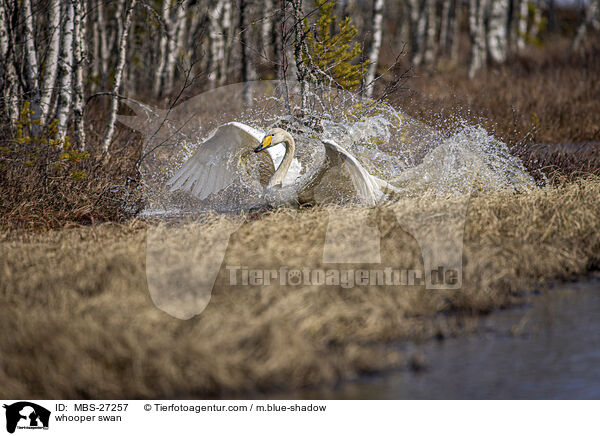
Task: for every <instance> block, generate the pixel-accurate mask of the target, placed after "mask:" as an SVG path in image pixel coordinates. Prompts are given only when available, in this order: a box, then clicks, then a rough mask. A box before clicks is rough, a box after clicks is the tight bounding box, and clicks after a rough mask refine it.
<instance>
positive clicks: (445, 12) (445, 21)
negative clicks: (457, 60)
mask: <svg viewBox="0 0 600 436" xmlns="http://www.w3.org/2000/svg"><path fill="white" fill-rule="evenodd" d="M451 11H452V0H444V2H443V5H442V17H441V23H440V39H439V48H440V53H441V54H442V55H446V54H448V47H449V46H450V29H451V15H450V13H451Z"/></svg>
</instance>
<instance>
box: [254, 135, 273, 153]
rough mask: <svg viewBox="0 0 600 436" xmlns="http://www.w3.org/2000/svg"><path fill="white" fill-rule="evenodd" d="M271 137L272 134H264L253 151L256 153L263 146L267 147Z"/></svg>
mask: <svg viewBox="0 0 600 436" xmlns="http://www.w3.org/2000/svg"><path fill="white" fill-rule="evenodd" d="M272 139H273V135H269V136H265V137H264V138H263V140H262V142H261V144H260V145H259V146H258V147H256V148H255V149H254V153H258V152H259V151H263V150H264V149H265V148H269V146H270V145H271V140H272Z"/></svg>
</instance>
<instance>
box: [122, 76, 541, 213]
mask: <svg viewBox="0 0 600 436" xmlns="http://www.w3.org/2000/svg"><path fill="white" fill-rule="evenodd" d="M285 85H286V84H283V83H280V82H273V81H263V82H252V83H250V84H237V85H230V86H227V87H223V88H219V89H217V90H212V91H209V92H207V93H204V94H201V95H199V96H196V97H194V98H192V99H190V100H188V101H186V102H184V103H182V104H180V105H178V106H176V107H175V108H172V109H170V110H164V109H163V110H160V109H155V108H150V107H148V106H146V105H142V104H141V103H140V104H139V107H133V109H134V110H135V111H136V113H137V114H138V116H137V117H120V119H119V121H121V122H123V123H125V124H127V125H129V126H130V127H132V128H135V129H137V130H140V131H142V133H144V135H145V138H146V143H145V146H144V154H143V156H144V158H143V160H142V164H141V166H140V171H141V173H142V176H143V181H144V183H143V189H144V195H145V198H146V199H147V207H146V209H145V211H144V212H143V213H142V214H143V215H146V216H151V215H159V216H160V215H168V214H181V213H186V212H199V211H205V210H216V211H224V212H240V211H242V210H248V209H251V208H253V207H258V206H260V205H262V204H264V199H263V198H262V190H263V186H264V184H265V183H266V180H267V179H268V177H269V175H270V174H271V173H272V171H273V170H272V168H271V164H270V162H269V161H268V160H267V158H266V156H265V155H264V154H263V153H259V154H256V153H253V152H252V150H251V149H248V150H240V151H239V154H238V155H237V156H235V158H234V159H231V161H232V162H240V165H239V168H238V169H237V171H236V173H235V174H236V179H235V181H234V183H233V184H231V186H230V187H228V188H227V189H225V190H224V191H222V192H221V193H219V194H218V195H212V196H210V197H209V198H207V199H206V200H205V201H199V200H197V199H196V198H194V197H192V196H191V195H188V194H186V193H182V192H175V193H171V192H169V191H168V189H167V188H166V186H165V184H166V181H167V180H168V178H169V177H170V176H171V175H172V174H173V173H174V172H175V171H176V170H177V169H178V168H179V167H180V166H181V164H182V163H183V162H185V161H186V160H187V159H188V158H189V157H190V156H191V155H193V153H194V151H195V150H196V148H197V147H198V146H199V145H200V144H201V143H202V140H203V139H204V138H206V137H207V136H208V135H209V134H210V133H211V131H212V130H214V129H215V128H216V127H218V126H219V125H221V124H224V123H227V122H230V121H238V122H242V123H244V124H247V125H249V126H251V127H253V128H255V129H258V130H260V131H262V132H265V131H266V130H268V129H269V128H271V127H284V128H285V129H286V130H288V131H290V132H291V133H292V134H293V135H294V137H295V139H296V144H297V152H296V157H297V158H298V160H299V161H300V162H301V165H302V168H303V170H302V172H301V177H300V178H299V180H298V185H299V186H300V185H303V184H306V183H307V181H308V180H310V179H311V178H312V177H314V175H315V173H317V172H318V171H319V168H321V166H322V165H323V164H324V162H325V149H324V146H323V144H322V142H321V139H331V140H334V141H335V142H337V143H338V144H340V145H341V146H342V147H344V148H346V149H347V150H348V151H349V152H351V153H352V154H353V155H354V156H356V157H357V159H358V160H359V161H360V162H361V164H362V165H363V166H364V167H365V168H366V169H367V171H369V172H370V173H371V174H373V175H375V176H377V177H379V178H381V179H383V180H386V181H388V182H390V183H392V184H393V185H394V186H396V187H397V188H399V189H400V191H401V196H406V197H410V196H415V195H419V194H420V193H423V192H431V193H434V194H437V195H453V194H466V193H469V192H472V191H479V192H494V191H524V190H528V189H532V188H534V187H535V182H534V180H533V178H532V177H531V176H530V175H529V174H528V173H527V171H526V170H525V168H524V167H523V165H522V163H521V162H520V160H519V159H517V158H515V157H514V156H512V155H511V154H510V153H509V150H508V147H507V146H506V144H504V143H503V142H501V141H499V140H498V139H496V138H495V137H494V136H493V135H491V134H489V133H488V132H487V131H486V130H485V129H483V128H482V127H480V126H471V125H468V124H466V123H462V127H460V128H459V129H458V130H456V131H454V132H444V131H441V130H437V129H434V128H432V127H430V126H428V125H426V124H424V123H422V122H420V121H418V120H416V119H414V118H412V117H410V116H408V115H406V114H404V113H403V112H402V111H401V110H399V109H396V108H393V107H392V106H390V105H389V104H387V103H384V102H373V101H370V100H364V99H362V98H361V97H360V96H357V95H355V94H352V93H350V92H347V91H343V90H337V89H326V90H324V89H312V90H311V94H310V97H311V102H312V106H311V108H299V107H298V105H297V104H296V102H298V101H299V98H298V95H297V94H295V93H293V92H292V93H291V97H290V98H289V99H288V98H287V95H289V94H288V93H285ZM248 87H250V92H251V95H252V100H251V102H250V104H247V103H244V101H243V100H244V99H243V98H242V96H243V95H246V94H247V91H248ZM287 87H288V88H287V89H288V90H290V89H291V90H292V91H293V90H294V86H293V84H290V83H287ZM300 114H301V116H300ZM344 183H349V182H348V181H345V182H344ZM332 189H333V188H332ZM336 189H337V188H336ZM339 197H340V198H338V202H342V203H344V202H350V201H352V200H353V198H352V192H351V190H350V191H349V193H345V195H342V196H339Z"/></svg>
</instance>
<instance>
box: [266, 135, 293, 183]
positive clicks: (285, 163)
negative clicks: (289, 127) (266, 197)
mask: <svg viewBox="0 0 600 436" xmlns="http://www.w3.org/2000/svg"><path fill="white" fill-rule="evenodd" d="M284 135H285V139H284V141H283V143H284V144H285V155H284V156H283V160H282V161H281V164H279V167H278V168H277V170H275V173H274V174H273V175H272V176H271V179H269V183H268V184H267V188H272V187H273V186H278V185H283V179H284V178H285V176H286V174H287V172H288V170H289V169H290V165H291V164H292V160H293V159H294V153H295V152H296V144H295V143H294V138H293V137H292V135H290V134H289V133H287V132H285V134H284Z"/></svg>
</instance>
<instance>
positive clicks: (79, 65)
mask: <svg viewBox="0 0 600 436" xmlns="http://www.w3.org/2000/svg"><path fill="white" fill-rule="evenodd" d="M72 4H73V57H74V59H73V94H74V96H73V120H74V122H75V134H76V135H77V142H78V143H79V148H80V149H82V150H85V148H86V143H85V142H86V141H85V128H84V123H83V62H84V55H83V53H84V51H83V50H84V49H83V39H84V34H83V4H82V3H80V0H72Z"/></svg>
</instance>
